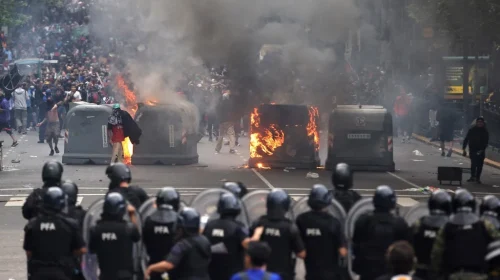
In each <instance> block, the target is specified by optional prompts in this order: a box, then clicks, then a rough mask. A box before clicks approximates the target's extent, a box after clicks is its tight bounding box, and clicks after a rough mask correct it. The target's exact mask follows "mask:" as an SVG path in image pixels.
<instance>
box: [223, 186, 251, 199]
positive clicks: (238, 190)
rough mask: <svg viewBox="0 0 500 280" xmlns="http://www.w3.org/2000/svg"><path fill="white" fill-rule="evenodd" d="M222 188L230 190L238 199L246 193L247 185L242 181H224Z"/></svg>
mask: <svg viewBox="0 0 500 280" xmlns="http://www.w3.org/2000/svg"><path fill="white" fill-rule="evenodd" d="M222 188H223V189H225V190H228V191H230V192H232V193H233V194H234V195H235V196H236V197H238V198H239V199H241V198H242V197H243V196H245V195H246V194H247V193H248V189H247V187H246V186H245V185H244V184H243V183H242V182H224V183H223V184H222Z"/></svg>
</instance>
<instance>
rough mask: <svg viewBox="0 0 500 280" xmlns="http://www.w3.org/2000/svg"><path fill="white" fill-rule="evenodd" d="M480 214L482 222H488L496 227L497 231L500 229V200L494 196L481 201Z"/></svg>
mask: <svg viewBox="0 0 500 280" xmlns="http://www.w3.org/2000/svg"><path fill="white" fill-rule="evenodd" d="M479 213H480V215H481V219H482V220H487V221H488V222H490V223H491V224H492V225H494V226H495V228H496V229H497V230H499V229H500V221H499V220H498V219H499V218H500V216H499V215H500V200H499V199H498V198H497V197H496V196H494V195H487V196H485V197H483V199H482V200H481V206H480V207H479Z"/></svg>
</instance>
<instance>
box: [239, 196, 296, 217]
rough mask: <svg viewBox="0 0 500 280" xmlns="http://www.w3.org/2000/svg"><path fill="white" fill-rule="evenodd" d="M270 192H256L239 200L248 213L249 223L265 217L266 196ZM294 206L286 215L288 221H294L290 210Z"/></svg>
mask: <svg viewBox="0 0 500 280" xmlns="http://www.w3.org/2000/svg"><path fill="white" fill-rule="evenodd" d="M270 192H271V191H269V190H256V191H253V192H250V193H248V194H246V195H245V196H244V197H243V198H242V199H241V200H242V201H243V204H244V205H245V208H246V209H247V211H248V220H249V222H250V224H251V223H253V222H255V221H257V220H258V219H259V218H260V217H261V216H263V215H265V214H266V212H267V207H266V200H267V195H268V194H269V193H270ZM293 207H294V205H293V202H292V205H291V206H290V211H289V212H288V213H287V214H286V217H287V218H288V219H290V220H293V219H294V216H293V213H292V209H293Z"/></svg>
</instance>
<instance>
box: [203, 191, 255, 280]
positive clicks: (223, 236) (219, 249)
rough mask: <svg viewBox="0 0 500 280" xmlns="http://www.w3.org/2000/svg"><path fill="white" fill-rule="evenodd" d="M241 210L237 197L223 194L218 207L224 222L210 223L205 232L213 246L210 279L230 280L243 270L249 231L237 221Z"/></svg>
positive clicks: (214, 221)
mask: <svg viewBox="0 0 500 280" xmlns="http://www.w3.org/2000/svg"><path fill="white" fill-rule="evenodd" d="M241 208H242V206H241V201H240V200H239V199H238V198H237V197H236V196H235V195H234V194H232V193H224V194H221V196H220V199H219V203H218V205H217V212H218V213H219V215H220V219H217V220H213V221H209V222H208V223H207V225H206V227H205V229H204V231H203V235H205V236H206V237H207V238H208V240H209V241H210V244H212V260H211V262H210V266H209V275H210V279H230V278H231V276H232V275H233V274H235V273H236V272H239V271H240V270H242V269H243V256H244V252H245V249H244V247H245V246H246V241H247V237H248V229H247V228H246V227H245V225H243V224H242V223H240V222H238V221H237V220H236V217H237V216H238V215H239V214H240V213H241Z"/></svg>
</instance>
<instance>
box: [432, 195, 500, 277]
mask: <svg viewBox="0 0 500 280" xmlns="http://www.w3.org/2000/svg"><path fill="white" fill-rule="evenodd" d="M475 210H476V200H475V198H474V196H473V195H472V194H471V193H470V192H468V191H467V190H465V189H459V190H457V191H456V192H455V196H454V197H453V201H452V211H453V214H454V215H452V216H451V218H450V220H449V221H448V222H447V223H446V224H445V225H444V227H443V228H442V229H441V230H440V231H439V233H438V235H437V237H436V241H435V242H434V246H433V247H432V253H431V264H432V269H433V272H434V273H435V274H436V275H434V278H433V279H436V278H438V277H439V276H444V277H445V278H446V279H485V278H486V275H485V274H486V263H485V262H484V257H485V256H486V253H487V248H488V244H489V243H490V242H491V241H493V240H494V239H497V238H499V237H500V234H499V233H498V231H497V230H496V229H495V227H494V226H493V225H492V224H491V223H490V222H488V221H482V220H480V219H479V217H478V216H477V215H476V214H475Z"/></svg>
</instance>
